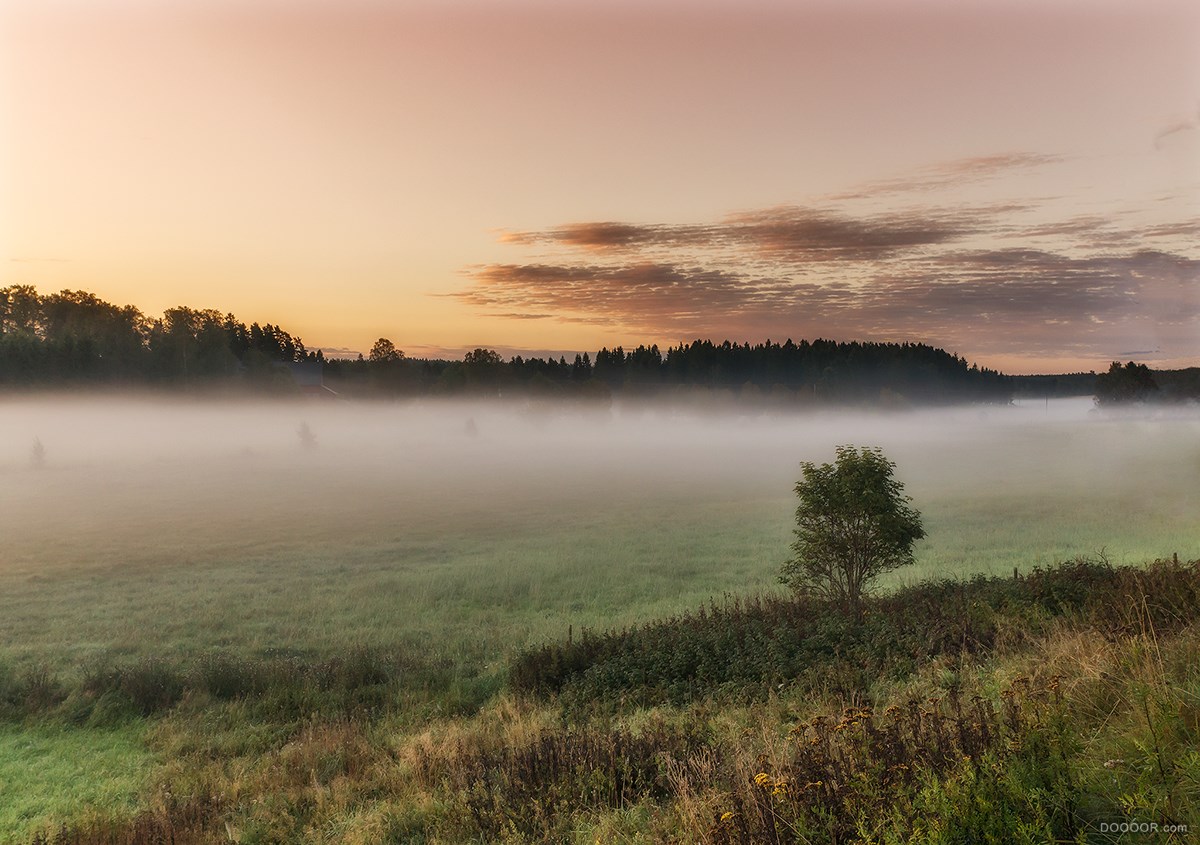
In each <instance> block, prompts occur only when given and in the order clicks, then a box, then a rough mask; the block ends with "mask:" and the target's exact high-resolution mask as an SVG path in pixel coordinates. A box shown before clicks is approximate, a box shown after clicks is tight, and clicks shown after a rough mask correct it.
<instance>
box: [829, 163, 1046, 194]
mask: <svg viewBox="0 0 1200 845" xmlns="http://www.w3.org/2000/svg"><path fill="white" fill-rule="evenodd" d="M1061 161H1064V158H1063V157H1062V156H1058V155H1049V154H1045V153H1030V152H1011V153H999V154H996V155H986V156H974V157H971V158H961V159H956V160H954V161H949V162H943V163H941V164H934V165H930V166H929V167H924V168H921V169H920V170H918V171H917V172H916V173H915V174H913V175H912V176H905V177H901V178H896V179H881V180H876V181H873V182H865V183H863V184H862V185H859V186H858V187H857V188H854V189H852V190H850V191H847V192H844V193H839V194H834V195H833V196H831V197H830V199H833V200H855V199H871V198H874V197H878V196H881V195H886V194H898V193H928V192H933V191H939V190H942V189H944V188H947V187H953V186H959V185H962V184H963V183H965V182H982V181H985V180H988V179H994V178H997V177H999V176H1003V175H1006V174H1008V173H1011V172H1012V171H1014V170H1030V169H1033V168H1036V167H1042V166H1044V165H1048V164H1057V163H1059V162H1061Z"/></svg>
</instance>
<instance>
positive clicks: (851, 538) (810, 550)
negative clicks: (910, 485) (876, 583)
mask: <svg viewBox="0 0 1200 845" xmlns="http://www.w3.org/2000/svg"><path fill="white" fill-rule="evenodd" d="M836 455H837V458H836V460H835V461H834V463H832V464H821V465H820V466H817V465H816V464H813V463H809V462H805V463H802V464H801V465H800V467H801V470H802V471H803V473H804V477H803V478H802V479H801V480H800V481H798V482H796V488H795V489H796V495H797V496H799V497H800V506H799V507H798V508H796V532H795V533H796V542H794V543H793V544H792V552H793V553H794V557H793V558H792V559H791V560H789V561H788V562H787V563H785V564H784V565H783V570H782V572H781V573H780V580H781V581H782V582H783V583H785V584H787V585H788V586H790V587H791V588H792V589H793V590H795V591H796V592H797V593H800V594H807V595H813V596H816V597H818V598H821V599H825V600H827V601H831V602H833V603H834V604H836V605H838V606H840V607H842V608H843V609H844V610H845V611H846V612H847V613H848V614H850V615H851V616H853V617H854V618H856V619H858V618H861V616H862V600H863V596H864V595H865V592H866V591H867V590H869V589H870V585H871V582H872V581H873V580H874V579H875V578H876V577H877V576H879V575H880V574H881V573H883V572H887V571H890V570H892V569H896V568H898V567H901V566H906V565H908V564H910V563H912V562H913V544H914V543H915V542H916V541H917V540H919V539H921V538H922V537H924V536H925V529H924V528H923V527H922V525H921V515H920V513H918V512H917V511H916V509H914V508H913V507H912V506H911V505H910V504H909V503H910V502H911V501H912V500H911V499H909V498H908V497H906V496H905V495H904V485H902V484H901V483H900V482H899V481H897V480H896V479H895V477H894V475H893V473H894V470H895V468H896V465H895V464H894V463H892V462H891V461H889V460H888V459H887V458H885V457H884V456H883V453H882V452H881V451H880V450H879V449H871V448H863V449H859V448H856V447H854V446H838V447H837V449H836Z"/></svg>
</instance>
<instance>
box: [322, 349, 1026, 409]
mask: <svg viewBox="0 0 1200 845" xmlns="http://www.w3.org/2000/svg"><path fill="white" fill-rule="evenodd" d="M381 344H384V346H383V347H382V348H383V349H385V350H387V354H384V352H382V351H381ZM325 372H326V379H327V383H329V384H331V385H332V386H334V387H335V389H339V390H345V391H349V392H362V391H366V390H384V391H391V392H399V393H405V392H409V393H460V392H466V393H492V394H499V395H506V394H512V393H514V392H515V393H518V394H522V395H530V396H535V397H537V396H544V397H554V396H559V397H583V398H606V397H608V396H611V395H613V394H616V393H619V394H622V395H624V396H657V397H663V396H666V397H675V398H691V397H696V396H701V397H706V398H709V399H712V398H717V397H727V398H730V399H733V398H736V399H738V400H739V401H742V402H746V401H750V402H755V403H759V404H779V405H784V404H805V403H817V402H869V403H881V404H885V405H896V406H900V405H904V404H907V403H921V404H925V403H938V402H999V403H1007V402H1008V401H1009V399H1010V398H1011V395H1012V389H1011V386H1010V380H1009V378H1008V377H1007V376H1004V375H1001V374H1000V373H998V372H996V371H994V370H988V369H980V368H979V367H978V366H974V365H969V364H968V363H967V361H966V360H965V359H963V358H960V357H958V356H957V355H951V354H949V353H947V352H945V351H943V350H941V349H935V348H933V347H932V346H926V345H924V344H918V343H861V342H850V343H839V342H836V341H832V340H815V341H811V342H810V341H807V340H802V341H800V342H799V343H796V342H793V341H792V340H790V339H789V340H787V341H786V342H784V343H774V342H772V341H769V340H768V341H766V342H764V343H759V344H754V345H751V344H749V343H743V344H738V343H733V342H731V341H728V340H727V341H725V342H724V343H714V342H712V341H711V340H694V341H692V342H690V343H680V344H679V345H678V346H673V347H669V348H668V349H667V350H666V351H665V352H664V351H662V350H661V349H659V347H658V346H657V345H656V344H655V345H650V346H645V345H642V346H638V347H636V348H634V349H632V350H628V351H626V350H625V349H624V348H623V347H621V346H618V347H616V348H615V349H608V348H607V347H606V348H603V349H601V350H600V351H598V352H597V353H596V355H595V358H594V359H593V358H592V356H591V355H589V354H588V353H584V354H582V355H576V356H575V357H574V360H572V361H568V360H567V359H566V358H565V357H560V358H559V359H558V360H557V361H556V360H554V359H553V358H549V359H543V358H523V357H522V356H520V355H517V356H514V357H513V358H512V359H510V360H509V361H507V362H505V361H504V360H503V359H501V357H500V356H499V354H497V353H496V352H494V351H492V350H488V349H476V350H474V351H472V352H468V353H467V354H466V356H465V357H464V358H463V360H462V361H437V362H434V361H421V360H410V359H407V358H405V357H404V355H403V353H402V352H399V351H398V350H395V347H394V344H392V343H391V342H390V341H387V340H386V339H381V340H380V341H379V342H378V343H376V348H375V349H373V350H372V353H371V355H370V356H369V357H368V358H360V359H358V360H339V361H333V360H330V361H327V362H326V366H325Z"/></svg>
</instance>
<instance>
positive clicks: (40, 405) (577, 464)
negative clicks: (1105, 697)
mask: <svg viewBox="0 0 1200 845" xmlns="http://www.w3.org/2000/svg"><path fill="white" fill-rule="evenodd" d="M1092 407H1093V406H1092V403H1091V401H1090V400H1086V399H1077V400H1059V401H1052V402H1050V403H1045V402H1032V403H1029V404H1025V405H1016V406H1012V407H1008V408H999V409H988V410H980V409H968V408H962V409H954V410H943V411H914V412H903V413H850V412H841V413H834V412H830V413H812V414H801V415H791V414H768V413H763V414H745V415H742V414H738V413H726V414H722V415H718V416H713V415H701V414H697V413H690V412H687V411H683V410H678V409H675V410H672V409H669V408H666V407H653V406H644V405H639V406H618V407H615V408H613V409H611V410H608V409H605V410H603V411H578V412H572V411H553V410H547V409H533V410H531V409H530V408H528V407H524V406H520V407H515V406H514V407H510V406H504V405H495V404H492V405H488V404H477V405H472V404H455V403H444V402H430V403H426V404H418V403H412V404H388V405H370V404H340V403H334V404H328V405H325V404H303V403H277V404H266V403H264V404H250V403H236V402H231V403H222V402H212V403H206V402H203V401H193V400H180V401H162V400H150V399H133V400H129V401H114V400H99V399H79V398H66V397H63V398H38V399H23V400H10V401H9V402H8V403H7V408H6V410H5V413H4V415H3V419H2V421H0V443H2V444H3V446H2V447H0V490H2V491H3V496H4V500H5V502H6V503H7V504H6V507H5V509H4V513H3V516H2V519H3V521H4V535H5V538H6V539H5V545H6V546H7V552H6V554H5V558H6V563H5V564H4V570H5V574H11V573H13V572H14V571H16V570H21V571H25V572H33V571H36V570H47V571H49V570H60V569H62V568H79V567H82V568H94V567H104V568H117V569H120V568H122V567H126V566H133V565H137V566H139V567H141V566H155V565H159V564H162V565H166V564H177V563H186V564H188V565H190V566H193V567H203V566H204V565H206V564H208V563H210V562H218V561H219V562H228V561H231V560H234V559H246V560H251V559H253V558H254V557H255V556H260V555H270V554H274V553H277V552H286V551H287V550H289V549H294V548H297V547H301V546H303V547H305V549H306V551H308V552H310V553H311V552H313V551H316V550H317V549H319V551H320V554H321V555H322V556H324V557H325V558H326V559H327V561H328V563H329V565H330V566H336V565H337V564H339V563H340V562H343V561H344V559H345V558H346V557H347V555H348V554H351V553H352V551H353V550H357V549H362V548H364V547H376V548H380V549H387V548H390V549H393V550H394V554H393V556H392V558H390V559H391V560H392V562H394V563H395V564H396V565H400V564H402V563H403V561H404V554H403V549H404V547H405V544H407V543H413V542H420V543H425V544H435V545H436V544H438V543H447V544H452V543H454V542H455V541H457V540H459V539H461V538H462V537H464V536H468V535H475V534H480V533H483V534H488V535H490V534H495V533H498V534H502V535H504V536H505V537H506V538H507V540H509V541H512V542H516V543H518V544H519V543H521V542H523V541H526V540H527V541H529V542H535V541H536V540H537V538H539V537H541V536H545V535H546V534H547V533H550V532H558V531H561V530H563V529H564V528H565V527H572V526H574V527H576V528H580V529H582V528H584V527H585V526H587V525H588V524H590V523H594V522H595V521H596V520H600V519H603V520H608V519H612V518H618V519H620V518H623V517H629V518H630V519H635V518H644V517H646V516H650V515H652V516H653V518H654V519H655V520H658V521H661V522H662V523H663V524H664V527H667V526H671V525H676V524H679V525H688V524H690V523H691V521H692V520H693V519H694V518H695V516H696V514H697V513H700V512H702V511H703V509H704V508H711V507H713V506H718V505H720V506H732V507H734V508H735V509H742V508H745V509H746V510H748V511H751V512H754V513H755V514H756V515H758V516H763V515H766V514H770V515H771V517H772V518H773V519H774V520H775V521H776V522H777V523H778V524H777V525H776V526H775V535H776V536H777V537H778V539H779V542H780V545H779V547H778V548H777V549H775V550H774V557H775V558H776V559H782V558H783V557H784V556H786V553H787V551H786V541H787V539H788V529H789V525H788V521H789V518H790V507H791V502H790V499H791V486H792V484H793V483H794V482H795V480H796V478H797V477H798V474H799V470H798V464H799V462H800V461H806V460H807V461H826V460H829V459H831V457H832V453H833V447H834V446H835V445H837V444H842V443H852V444H858V445H877V446H881V447H883V448H884V450H885V451H886V453H887V454H888V456H889V457H890V458H892V459H893V460H895V461H896V462H897V463H898V465H899V470H898V473H899V477H900V478H901V479H902V480H903V481H904V482H905V483H906V485H907V488H908V492H909V493H910V495H912V496H913V498H914V500H915V504H916V506H917V507H918V508H919V509H921V510H922V511H923V512H925V513H926V515H927V517H928V518H929V520H930V528H931V530H930V532H929V534H930V536H929V539H928V540H927V541H926V542H925V543H924V544H923V545H922V546H921V550H920V552H919V554H918V559H919V560H921V561H923V562H927V563H929V564H931V565H934V566H936V568H939V569H946V570H952V571H964V570H979V569H988V568H990V566H991V564H993V563H994V562H995V561H994V555H996V554H997V553H999V552H1000V549H998V548H996V546H995V545H994V544H993V543H992V541H991V538H994V537H995V536H996V534H997V532H1001V533H1005V532H1008V531H1010V530H1012V531H1015V532H1016V533H1017V534H1019V535H1022V536H1027V532H1028V531H1029V530H1031V529H1036V528H1037V527H1038V526H1040V525H1041V524H1042V523H1043V522H1044V521H1045V520H1047V519H1053V521H1054V522H1055V523H1056V525H1057V528H1056V531H1055V532H1050V533H1049V534H1047V535H1046V538H1045V543H1044V545H1036V544H1035V545H1033V546H1028V545H1025V544H1022V548H1020V549H1019V552H1020V553H1021V556H1022V562H1023V563H1025V564H1029V565H1032V564H1033V563H1036V562H1039V561H1040V562H1048V561H1051V560H1054V559H1055V558H1057V557H1060V556H1062V555H1064V554H1071V553H1085V552H1092V551H1096V550H1097V549H1099V548H1100V547H1102V546H1103V547H1106V548H1107V551H1108V554H1110V555H1113V556H1114V557H1115V558H1118V559H1123V558H1125V557H1128V556H1145V555H1147V554H1150V555H1155V554H1169V553H1170V552H1172V551H1180V552H1181V553H1192V554H1194V553H1195V552H1196V551H1198V549H1197V546H1198V545H1200V536H1197V535H1196V530H1197V527H1196V525H1195V524H1194V522H1193V523H1191V524H1190V528H1189V523H1188V520H1187V518H1186V517H1187V515H1189V514H1195V513H1196V512H1197V511H1198V510H1200V480H1198V479H1200V417H1197V416H1196V415H1194V414H1193V415H1190V416H1189V415H1177V416H1174V417H1171V418H1162V419H1136V418H1128V419H1122V418H1111V417H1106V416H1101V415H1099V414H1097V413H1096V412H1094V411H1093V410H1092ZM35 441H36V442H38V443H40V444H42V457H41V460H40V466H39V465H38V464H39V460H38V459H37V458H36V457H35V456H34V454H33V451H34V449H35V448H36V447H35V445H34V444H35ZM968 506H969V507H970V509H971V510H972V511H973V512H974V513H975V516H974V517H973V518H972V519H973V521H974V522H975V523H976V524H962V523H958V522H956V520H955V517H954V515H955V514H956V513H958V511H959V510H961V509H962V508H964V507H968ZM1149 514H1154V516H1153V517H1151V516H1149ZM985 517H987V520H986V521H987V523H989V524H986V525H985V524H983V522H982V520H983V519H984V518H985ZM1110 517H1111V518H1110ZM1097 519H1099V521H1098V522H1095V523H1094V524H1092V525H1090V526H1089V527H1088V530H1087V531H1086V532H1085V533H1084V534H1083V536H1086V537H1087V538H1088V541H1087V545H1086V547H1083V548H1074V547H1072V546H1071V545H1070V542H1069V540H1068V538H1069V537H1070V536H1071V531H1072V526H1073V525H1075V526H1079V524H1080V523H1092V522H1093V521H1094V520H1097ZM1147 519H1154V520H1165V521H1166V524H1168V525H1175V533H1171V532H1167V533H1165V534H1164V533H1163V532H1161V531H1157V532H1155V533H1154V534H1153V536H1155V537H1157V538H1158V540H1157V542H1158V544H1159V545H1156V546H1148V545H1147V542H1148V541H1149V535H1148V536H1147V537H1145V538H1143V537H1141V536H1140V532H1139V526H1140V525H1141V524H1143V523H1144V520H1147ZM1159 527H1161V525H1160V526H1159ZM1185 529H1187V530H1185ZM706 530H712V531H719V530H720V526H718V525H710V526H707V527H706ZM1189 531H1190V533H1189ZM1189 541H1190V543H1191V547H1190V548H1179V549H1176V548H1174V547H1173V546H1172V544H1175V545H1180V546H1187V544H1188V542H1189ZM314 544H315V546H316V548H314ZM1009 551H1013V550H1009ZM573 553H574V550H572V549H564V550H563V555H564V557H567V558H569V557H570V556H571V555H572V554H573ZM630 553H632V554H634V555H637V554H638V550H637V549H636V548H633V549H630ZM1006 554H1007V553H1006ZM772 563H774V561H770V562H768V561H763V566H764V570H763V573H762V574H763V576H764V580H769V578H766V577H765V576H767V575H769V570H770V568H771V564H772ZM645 565H647V566H653V565H654V562H653V561H652V560H646V561H645ZM680 586H681V587H684V586H685V585H683V584H681V585H680Z"/></svg>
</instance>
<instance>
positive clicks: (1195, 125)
mask: <svg viewBox="0 0 1200 845" xmlns="http://www.w3.org/2000/svg"><path fill="white" fill-rule="evenodd" d="M1196 129H1200V106H1197V108H1196V114H1195V115H1194V116H1193V117H1191V118H1189V119H1187V120H1180V121H1176V122H1175V123H1172V124H1171V125H1170V126H1167V127H1165V128H1163V129H1162V130H1160V131H1159V133H1158V134H1157V135H1155V136H1154V149H1156V150H1161V149H1162V148H1163V141H1165V140H1166V139H1167V138H1170V137H1171V136H1172V135H1178V134H1179V133H1181V132H1192V131H1194V130H1196Z"/></svg>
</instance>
